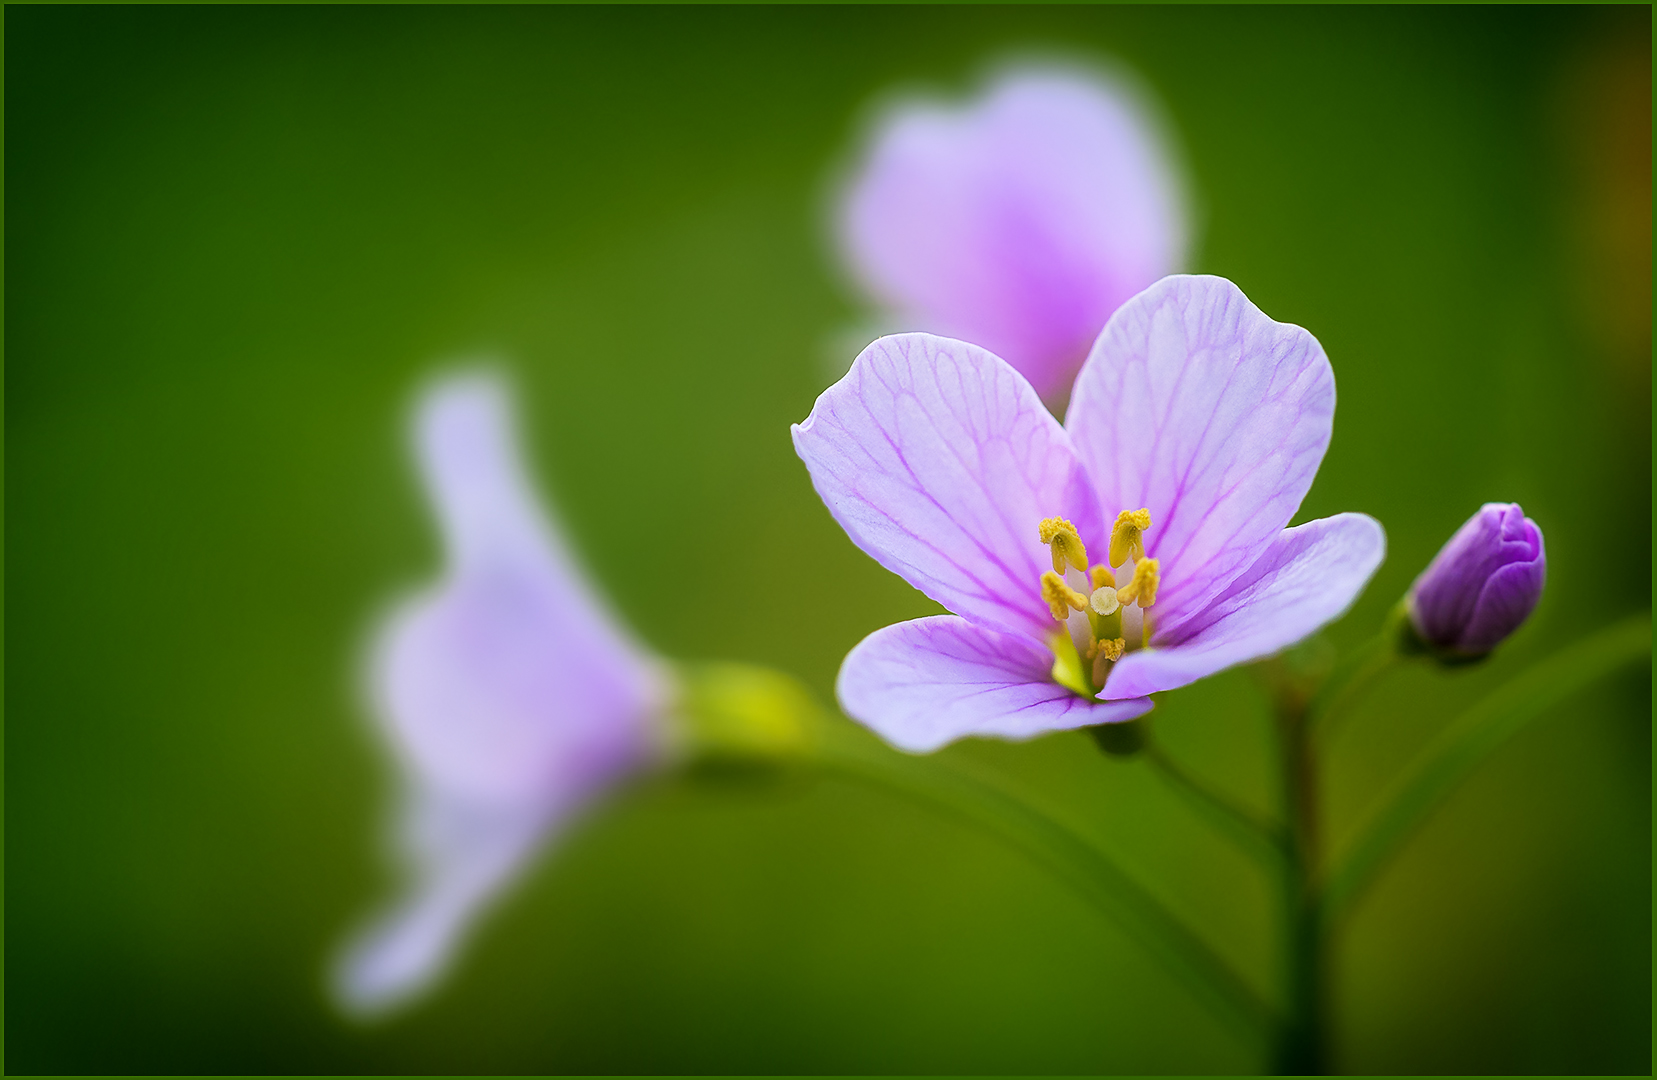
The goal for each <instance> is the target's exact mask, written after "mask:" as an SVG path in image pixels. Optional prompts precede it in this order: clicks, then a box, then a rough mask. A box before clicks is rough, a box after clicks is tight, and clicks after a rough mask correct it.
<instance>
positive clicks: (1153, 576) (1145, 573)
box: [1116, 559, 1162, 608]
mask: <svg viewBox="0 0 1657 1080" xmlns="http://www.w3.org/2000/svg"><path fill="white" fill-rule="evenodd" d="M1161 581H1162V572H1161V567H1160V566H1159V564H1158V563H1157V561H1156V560H1155V559H1140V560H1139V561H1138V562H1136V563H1134V565H1133V580H1132V581H1130V582H1128V583H1127V584H1126V585H1124V586H1122V587H1121V588H1120V589H1117V590H1116V599H1117V600H1118V601H1120V602H1121V603H1124V604H1132V603H1136V602H1137V603H1138V604H1139V606H1140V607H1142V608H1148V607H1150V606H1151V605H1152V604H1154V603H1156V587H1157V585H1158V584H1159V583H1161Z"/></svg>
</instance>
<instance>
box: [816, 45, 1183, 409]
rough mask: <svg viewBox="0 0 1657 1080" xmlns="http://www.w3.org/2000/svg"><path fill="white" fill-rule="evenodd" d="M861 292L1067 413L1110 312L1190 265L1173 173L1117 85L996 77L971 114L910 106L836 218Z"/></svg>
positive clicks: (879, 134) (897, 110)
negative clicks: (970, 350)
mask: <svg viewBox="0 0 1657 1080" xmlns="http://www.w3.org/2000/svg"><path fill="white" fill-rule="evenodd" d="M838 224H839V234H840V244H841V248H842V250H843V253H844V257H845V259H846V261H847V262H848V263H849V265H850V267H851V269H852V271H853V273H854V274H855V275H856V277H857V278H858V279H859V280H860V282H861V284H862V286H863V287H864V288H865V289H866V290H867V292H868V293H869V294H870V295H871V296H872V297H873V298H874V299H875V300H877V301H878V302H880V303H882V304H884V305H886V306H887V307H889V308H891V309H893V311H894V313H895V314H897V315H898V316H900V317H902V318H905V319H908V320H910V321H912V322H913V323H914V324H915V325H916V326H917V327H918V328H920V329H924V330H927V331H931V332H934V333H938V334H943V335H947V336H950V337H956V338H960V339H963V340H967V341H973V342H976V343H978V344H980V345H982V346H983V347H984V348H986V349H988V350H990V351H991V352H993V353H995V354H996V355H997V356H1000V357H1003V358H1004V359H1005V360H1006V361H1007V362H1008V363H1009V364H1011V365H1012V366H1013V368H1014V369H1015V370H1017V371H1018V372H1020V373H1021V374H1023V375H1024V377H1025V378H1026V379H1028V380H1029V382H1030V383H1031V385H1032V386H1034V387H1035V389H1036V392H1037V393H1038V394H1039V395H1040V396H1041V397H1042V398H1043V399H1044V400H1046V401H1048V402H1049V403H1062V401H1063V400H1064V398H1065V395H1066V394H1067V393H1068V391H1069V389H1070V383H1071V380H1072V379H1073V378H1074V376H1075V374H1076V369H1077V368H1078V367H1079V366H1080V365H1081V362H1082V360H1083V358H1084V357H1085V356H1086V355H1087V349H1088V346H1089V345H1091V344H1092V343H1093V339H1094V338H1095V337H1097V336H1098V334H1099V330H1100V329H1101V328H1102V327H1103V326H1104V325H1105V321H1106V320H1107V319H1108V318H1109V317H1110V314H1111V312H1113V311H1115V310H1116V309H1117V307H1118V306H1120V305H1121V304H1122V303H1123V302H1125V301H1126V300H1127V299H1128V298H1129V297H1131V296H1133V295H1134V294H1135V293H1137V292H1139V291H1140V290H1142V289H1144V288H1146V287H1147V286H1149V285H1151V284H1152V283H1153V282H1155V281H1156V280H1158V279H1159V278H1161V277H1162V276H1163V275H1165V274H1168V273H1171V272H1173V271H1175V270H1178V269H1179V268H1180V266H1181V263H1182V262H1183V260H1184V257H1185V244H1186V223H1185V209H1184V204H1183V199H1182V196H1181V193H1180V185H1179V183H1178V180H1177V177H1176V173H1175V171H1174V168H1173V166H1172V164H1171V162H1170V160H1169V156H1168V154H1167V152H1166V151H1165V149H1164V147H1163V144H1162V141H1161V140H1160V138H1159V137H1158V134H1157V131H1156V128H1155V126H1154V125H1153V124H1152V123H1151V121H1150V120H1149V118H1148V117H1147V115H1146V114H1145V112H1144V110H1143V109H1142V108H1141V107H1140V105H1139V104H1138V103H1137V102H1136V101H1135V99H1134V97H1133V95H1131V94H1130V93H1128V92H1127V90H1126V89H1125V88H1124V87H1123V86H1120V85H1117V84H1116V83H1114V82H1112V81H1107V80H1106V79H1103V78H1101V77H1100V76H1098V75H1096V74H1093V73H1087V72H1084V71H1082V70H1078V69H1059V68H1036V69H1023V70H1016V71H1012V72H1009V73H1006V74H1004V75H1003V76H1002V77H1000V78H999V79H997V80H995V81H994V82H992V83H991V84H990V86H989V87H988V89H987V90H986V91H985V92H984V94H983V95H982V96H981V97H980V98H979V99H978V100H976V101H975V102H973V103H971V104H969V105H966V106H963V107H959V108H956V107H950V106H948V105H943V104H938V103H935V102H930V101H917V100H907V101H903V102H900V103H899V104H898V105H897V106H895V107H894V108H892V109H890V110H889V111H888V112H887V113H886V115H885V116H884V117H883V119H882V121H881V122H880V123H879V124H878V125H877V127H876V129H875V131H874V134H873V138H872V139H871V141H870V145H869V147H868V150H867V152H866V154H865V156H864V158H863V160H862V163H861V165H860V167H859V168H858V170H857V172H856V173H855V175H854V176H853V178H852V180H851V183H850V184H849V185H848V186H847V188H846V190H845V192H844V195H843V197H842V200H841V203H840V206H839V220H838Z"/></svg>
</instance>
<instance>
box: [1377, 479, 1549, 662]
mask: <svg viewBox="0 0 1657 1080" xmlns="http://www.w3.org/2000/svg"><path fill="white" fill-rule="evenodd" d="M1547 572H1548V556H1547V552H1545V551H1544V550H1543V547H1542V530H1541V529H1540V528H1538V527H1537V525H1536V522H1534V521H1532V520H1530V518H1527V517H1526V516H1525V512H1524V511H1523V510H1521V509H1520V508H1519V504H1518V503H1485V504H1484V506H1482V507H1480V508H1479V512H1478V513H1476V514H1474V515H1473V516H1472V517H1470V518H1468V519H1467V523H1466V524H1464V525H1463V526H1462V527H1461V528H1460V529H1458V530H1457V531H1456V535H1454V536H1452V537H1451V538H1450V542H1449V543H1447V544H1445V545H1444V547H1443V548H1441V549H1440V550H1439V553H1438V554H1437V555H1436V556H1435V557H1434V558H1433V561H1432V563H1431V564H1430V565H1428V567H1427V569H1425V570H1423V571H1422V572H1421V576H1420V577H1418V578H1416V579H1415V584H1414V585H1412V586H1410V592H1409V597H1408V601H1407V603H1408V605H1409V613H1410V622H1411V624H1412V625H1413V626H1414V628H1415V632H1416V633H1417V634H1418V635H1420V637H1421V639H1422V640H1423V641H1425V642H1426V643H1427V644H1429V645H1432V646H1434V647H1435V648H1438V649H1443V650H1446V651H1448V652H1451V653H1455V654H1459V655H1461V656H1483V655H1484V654H1485V653H1488V652H1489V651H1490V650H1492V649H1494V648H1495V647H1496V646H1497V645H1500V644H1501V643H1502V641H1503V640H1504V639H1505V638H1506V637H1507V636H1508V635H1509V634H1511V633H1513V631H1515V630H1517V629H1519V625H1520V624H1521V623H1523V622H1524V621H1525V619H1526V618H1528V617H1529V616H1530V613H1531V611H1532V610H1533V609H1534V608H1535V607H1536V601H1537V600H1538V599H1540V598H1541V596H1542V584H1543V582H1544V581H1545V580H1546V579H1547Z"/></svg>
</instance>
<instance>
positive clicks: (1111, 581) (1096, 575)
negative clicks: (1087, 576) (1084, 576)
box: [1093, 566, 1116, 589]
mask: <svg viewBox="0 0 1657 1080" xmlns="http://www.w3.org/2000/svg"><path fill="white" fill-rule="evenodd" d="M1106 585H1109V586H1111V587H1112V588H1115V586H1116V575H1115V574H1113V573H1111V572H1110V567H1108V566H1095V567H1094V568H1093V587H1094V588H1095V589H1102V588H1104V587H1105V586H1106Z"/></svg>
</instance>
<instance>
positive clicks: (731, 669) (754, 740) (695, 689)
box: [674, 663, 824, 765]
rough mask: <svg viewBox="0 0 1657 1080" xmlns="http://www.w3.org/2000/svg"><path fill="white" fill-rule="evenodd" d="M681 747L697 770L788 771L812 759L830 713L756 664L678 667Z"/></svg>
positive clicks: (793, 682) (793, 683) (788, 679)
mask: <svg viewBox="0 0 1657 1080" xmlns="http://www.w3.org/2000/svg"><path fill="white" fill-rule="evenodd" d="M678 675H679V688H680V690H679V700H678V707H677V709H675V710H674V712H675V714H676V717H677V719H678V721H679V724H678V727H679V735H680V736H681V747H682V749H683V751H684V753H685V755H686V757H687V758H688V759H689V761H690V763H692V764H695V765H784V764H791V763H794V762H797V761H800V760H801V759H803V758H805V757H808V756H809V755H811V754H812V752H813V750H814V747H815V744H816V742H817V738H818V732H820V730H821V725H822V723H823V717H824V712H823V708H822V706H821V705H819V704H818V703H817V700H816V699H815V698H814V697H812V695H811V692H810V691H808V690H807V689H806V688H805V687H804V686H803V685H801V684H800V682H799V681H798V680H797V679H795V678H794V677H792V676H790V675H785V674H783V673H782V672H780V671H775V670H773V669H771V668H766V667H760V666H758V665H754V664H737V663H698V664H682V665H679V667H678Z"/></svg>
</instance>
